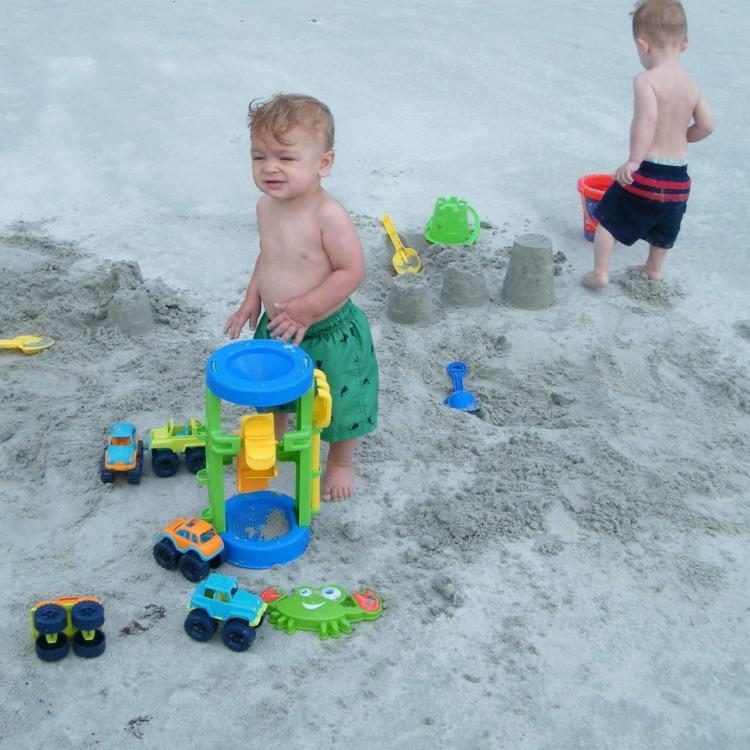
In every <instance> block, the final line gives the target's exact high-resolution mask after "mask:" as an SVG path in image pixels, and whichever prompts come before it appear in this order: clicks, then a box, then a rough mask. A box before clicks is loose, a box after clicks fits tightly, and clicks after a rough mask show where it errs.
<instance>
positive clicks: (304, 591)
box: [297, 588, 312, 596]
mask: <svg viewBox="0 0 750 750" xmlns="http://www.w3.org/2000/svg"><path fill="white" fill-rule="evenodd" d="M297 593H298V594H299V595H300V596H311V595H312V589H308V588H304V589H300V590H299V591H298V592H297Z"/></svg>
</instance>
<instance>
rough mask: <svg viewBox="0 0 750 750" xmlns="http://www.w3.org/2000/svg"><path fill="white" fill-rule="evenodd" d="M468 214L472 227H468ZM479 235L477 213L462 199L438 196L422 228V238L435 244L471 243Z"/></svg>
mask: <svg viewBox="0 0 750 750" xmlns="http://www.w3.org/2000/svg"><path fill="white" fill-rule="evenodd" d="M469 215H471V217H472V222H473V224H472V228H471V229H469ZM478 236H479V215H478V214H477V212H476V211H475V210H474V209H473V208H472V207H471V206H470V205H469V204H468V203H467V202H466V201H464V200H461V199H460V198H456V197H455V196H451V197H450V198H438V199H437V201H436V203H435V210H434V211H433V213H432V217H431V218H430V219H429V221H428V222H427V226H426V227H425V229H424V238H425V239H426V240H427V242H432V243H433V244H435V245H471V244H473V243H474V242H476V240H477V237H478Z"/></svg>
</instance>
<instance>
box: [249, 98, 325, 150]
mask: <svg viewBox="0 0 750 750" xmlns="http://www.w3.org/2000/svg"><path fill="white" fill-rule="evenodd" d="M247 124H248V127H249V128H250V134H251V135H252V134H253V133H259V132H261V131H263V130H267V131H268V132H270V133H271V135H272V136H273V137H274V138H275V139H276V140H277V141H279V143H284V142H285V141H284V136H285V135H286V134H287V133H288V132H289V131H290V130H291V129H292V128H294V127H298V126H299V127H301V128H305V129H310V130H313V131H315V133H316V135H318V136H319V137H320V138H321V139H322V141H323V143H324V144H325V147H326V150H330V149H332V148H333V139H334V135H335V126H334V123H333V115H332V114H331V110H330V109H328V107H327V106H326V105H325V104H323V102H321V101H319V100H318V99H315V98H314V97H312V96H307V95H305V94H276V95H275V96H272V97H271V98H270V99H267V100H265V101H263V100H261V99H253V101H251V102H250V106H249V107H248V112H247Z"/></svg>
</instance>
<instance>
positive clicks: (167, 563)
mask: <svg viewBox="0 0 750 750" xmlns="http://www.w3.org/2000/svg"><path fill="white" fill-rule="evenodd" d="M154 560H156V562H157V563H159V565H161V566H162V568H166V569H167V570H174V569H175V568H176V567H177V563H178V562H179V561H180V553H179V552H178V551H177V550H176V549H175V548H174V545H173V544H172V542H170V541H169V540H167V539H160V540H159V541H158V542H157V543H156V544H155V545H154Z"/></svg>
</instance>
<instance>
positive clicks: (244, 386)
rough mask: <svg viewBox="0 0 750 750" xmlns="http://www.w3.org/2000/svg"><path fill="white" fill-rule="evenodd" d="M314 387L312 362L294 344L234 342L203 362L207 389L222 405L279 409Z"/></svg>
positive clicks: (280, 342)
mask: <svg viewBox="0 0 750 750" xmlns="http://www.w3.org/2000/svg"><path fill="white" fill-rule="evenodd" d="M312 384H313V363H312V359H310V357H309V356H308V355H307V354H305V352H304V351H303V350H302V349H300V348H299V347H298V346H295V345H294V344H290V343H288V342H285V341H275V340H273V339H252V340H249V341H235V342H234V343H232V344H227V345H226V346H223V347H222V348H221V349H219V350H218V351H216V352H214V353H213V354H212V355H211V356H210V357H209V358H208V362H206V385H207V386H208V388H209V390H211V392H212V393H215V394H216V395H217V396H218V397H219V398H221V399H223V400H224V401H231V402H232V403H233V404H241V405H242V406H261V407H267V406H279V405H281V404H288V403H289V402H291V401H294V400H296V399H298V398H299V397H300V396H303V395H304V394H305V393H307V391H309V390H310V388H311V387H312Z"/></svg>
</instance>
